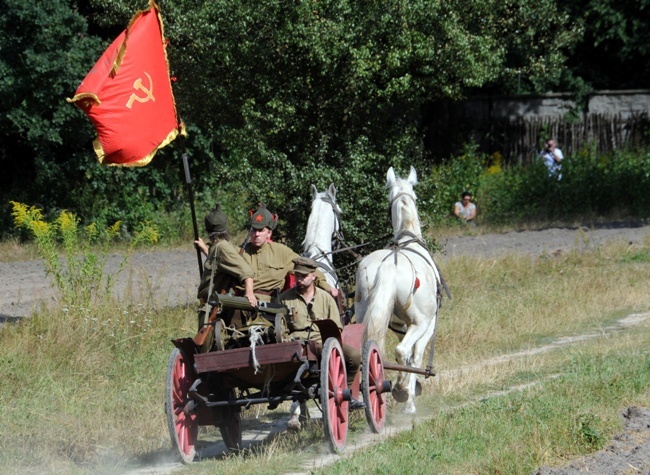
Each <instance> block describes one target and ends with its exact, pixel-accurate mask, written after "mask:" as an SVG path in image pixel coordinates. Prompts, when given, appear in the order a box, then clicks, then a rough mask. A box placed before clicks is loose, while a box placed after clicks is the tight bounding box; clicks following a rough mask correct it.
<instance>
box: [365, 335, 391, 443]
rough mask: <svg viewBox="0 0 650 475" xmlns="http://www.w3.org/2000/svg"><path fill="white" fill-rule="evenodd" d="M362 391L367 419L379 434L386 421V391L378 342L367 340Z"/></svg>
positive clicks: (371, 427) (373, 429) (372, 428)
mask: <svg viewBox="0 0 650 475" xmlns="http://www.w3.org/2000/svg"><path fill="white" fill-rule="evenodd" d="M361 391H362V394H363V401H364V402H365V403H366V409H365V411H366V419H367V421H368V425H369V426H370V429H371V430H372V431H373V432H374V433H376V434H378V433H379V432H380V431H381V430H382V429H383V427H384V422H385V421H386V393H384V363H383V361H382V358H381V352H380V351H379V347H378V346H377V343H375V342H374V341H373V340H370V341H367V342H366V344H365V345H364V346H363V354H362V356H361Z"/></svg>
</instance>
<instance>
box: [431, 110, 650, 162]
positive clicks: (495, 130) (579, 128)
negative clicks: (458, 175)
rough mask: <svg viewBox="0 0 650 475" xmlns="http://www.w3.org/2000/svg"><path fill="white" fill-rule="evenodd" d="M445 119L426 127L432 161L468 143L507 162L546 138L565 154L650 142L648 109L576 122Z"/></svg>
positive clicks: (532, 151) (531, 153)
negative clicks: (479, 121)
mask: <svg viewBox="0 0 650 475" xmlns="http://www.w3.org/2000/svg"><path fill="white" fill-rule="evenodd" d="M445 119H446V123H441V122H442V121H440V122H438V121H435V120H434V121H432V123H431V124H430V125H429V127H428V133H427V136H426V144H427V147H428V148H429V151H430V152H431V154H432V155H433V157H434V159H435V158H445V157H448V156H449V155H452V154H458V153H460V150H461V149H462V146H463V145H464V144H467V143H470V142H471V141H474V142H475V143H477V144H478V146H479V150H480V151H481V152H484V153H487V154H492V153H494V152H499V153H501V154H502V155H503V158H504V161H505V162H506V163H508V164H513V163H521V164H526V163H531V162H533V161H534V160H535V159H536V158H537V156H538V154H539V151H540V150H541V148H542V145H543V143H544V140H545V139H547V138H549V137H553V138H555V139H556V141H557V143H558V147H559V148H560V149H561V150H562V152H563V153H564V156H574V155H577V154H578V153H579V152H580V151H581V150H583V149H585V148H586V147H591V148H592V149H594V150H596V152H597V153H607V152H611V151H614V150H620V149H623V148H627V147H633V148H634V147H639V146H647V145H648V144H649V143H650V120H649V118H648V113H647V112H638V113H633V114H627V115H626V116H623V115H622V114H608V113H602V114H584V115H583V117H582V120H578V121H576V120H567V119H566V118H565V117H563V116H543V117H517V118H492V119H491V120H490V121H489V122H487V123H486V122H483V123H474V124H472V123H471V122H472V121H471V120H467V118H466V117H465V118H460V117H459V118H458V120H454V119H453V118H450V117H449V116H447V117H446V118H445ZM436 122H438V123H436Z"/></svg>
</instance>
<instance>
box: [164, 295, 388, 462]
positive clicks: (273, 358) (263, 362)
mask: <svg viewBox="0 0 650 475" xmlns="http://www.w3.org/2000/svg"><path fill="white" fill-rule="evenodd" d="M226 300H228V299H226ZM219 305H221V306H222V307H223V305H224V304H223V302H221V303H220V304H219ZM286 317H287V315H286V312H280V313H278V312H277V311H275V312H274V313H271V312H267V311H265V309H264V307H260V308H258V309H256V312H255V319H254V320H253V322H252V323H254V325H250V324H249V325H247V327H245V328H243V329H241V330H240V331H238V335H240V336H239V337H238V338H237V339H235V340H233V335H227V334H226V332H225V331H224V330H225V327H224V324H223V321H222V320H220V319H217V320H215V321H214V322H212V324H213V326H214V336H215V338H214V342H215V343H214V344H213V345H211V349H210V351H206V352H203V353H201V352H199V347H197V346H196V344H195V343H194V340H193V339H191V338H181V339H177V340H173V341H172V342H173V343H174V345H175V346H176V348H175V349H174V350H173V351H172V352H171V354H170V357H169V364H168V367H167V387H166V403H165V408H166V413H167V421H168V426H169V432H170V436H171V440H172V445H173V446H174V447H175V449H176V450H177V452H178V454H179V455H180V458H181V460H182V461H183V462H184V463H189V462H191V461H192V460H193V459H194V457H195V454H196V450H195V444H196V442H197V435H198V428H199V426H212V425H214V426H217V427H218V428H219V430H220V432H221V435H222V437H223V441H224V443H225V444H226V446H227V447H228V448H229V449H230V450H237V449H239V448H241V444H242V429H241V419H240V417H241V412H240V411H241V408H242V407H245V408H248V407H250V406H251V405H253V404H267V405H268V408H269V409H275V408H277V407H278V406H279V405H280V404H281V403H283V402H285V401H299V402H301V403H303V402H306V401H307V400H310V399H311V400H314V401H315V402H316V404H317V405H318V406H319V407H320V409H321V411H322V413H323V427H324V432H325V437H326V439H327V441H328V443H329V446H330V448H331V450H333V451H340V450H342V449H343V447H344V446H345V441H346V437H347V432H348V416H349V411H350V401H351V400H352V398H354V400H357V401H358V400H360V399H361V397H360V396H362V399H363V402H364V404H365V409H364V410H365V415H366V419H367V421H368V424H369V425H370V428H371V430H373V431H374V432H379V431H380V430H381V429H382V427H383V425H384V421H385V419H386V393H387V392H390V389H391V383H390V381H388V380H386V379H385V377H384V366H383V361H382V355H381V353H380V351H379V349H378V347H377V345H376V344H375V343H374V342H373V341H368V342H366V343H365V344H363V334H364V329H365V327H364V326H363V325H360V324H351V325H347V326H345V328H344V330H343V332H341V331H340V330H339V328H338V327H337V326H336V324H335V323H334V322H332V321H331V320H320V321H317V322H315V324H316V325H317V326H318V329H319V330H320V333H321V337H322V341H323V345H322V349H319V348H318V345H317V344H316V342H315V341H313V340H290V339H289V338H288V332H287V331H286V324H285V321H286V320H285V318H286ZM264 322H267V323H266V324H264ZM248 323H250V322H248ZM260 323H261V324H260ZM251 329H253V330H251ZM246 331H248V336H247V337H246V336H244V337H242V336H241V334H242V333H244V332H246ZM251 335H252V336H251ZM253 340H254V343H253ZM233 341H234V342H235V343H236V344H237V345H240V347H236V348H233V347H232V346H233V345H232V343H233ZM228 342H230V347H229V343H228ZM242 342H243V343H242ZM343 343H345V344H347V345H350V346H351V347H353V348H357V349H358V350H359V351H360V353H361V355H362V358H361V368H360V370H359V372H358V373H357V375H356V376H355V379H354V381H353V382H352V383H351V384H350V385H349V386H348V381H347V372H346V366H345V359H344V354H343V350H342V347H343Z"/></svg>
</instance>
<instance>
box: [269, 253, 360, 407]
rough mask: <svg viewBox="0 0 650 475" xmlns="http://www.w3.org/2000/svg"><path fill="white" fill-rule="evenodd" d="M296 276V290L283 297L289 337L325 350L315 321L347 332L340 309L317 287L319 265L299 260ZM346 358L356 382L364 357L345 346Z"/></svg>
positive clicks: (281, 296) (295, 270) (348, 367)
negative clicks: (316, 345)
mask: <svg viewBox="0 0 650 475" xmlns="http://www.w3.org/2000/svg"><path fill="white" fill-rule="evenodd" d="M293 264H294V267H293V274H294V275H295V276H296V286H295V287H292V288H291V289H289V290H287V291H285V292H282V293H281V294H280V302H282V304H284V305H286V306H287V307H288V308H289V309H290V312H291V313H290V315H291V317H290V318H289V319H288V321H287V326H288V328H289V334H290V336H291V337H292V338H296V339H303V340H304V339H309V340H313V341H317V342H318V351H321V350H322V346H323V342H322V338H321V335H320V332H319V331H318V327H317V326H316V325H313V326H312V322H313V321H314V320H323V319H326V318H328V319H330V320H332V321H333V322H334V323H336V326H337V327H339V328H340V329H341V330H343V324H342V323H341V317H340V315H339V309H338V306H337V305H336V301H335V300H334V299H333V298H331V297H330V296H329V295H328V294H327V292H325V291H324V290H322V289H319V288H318V287H316V270H317V269H318V263H317V262H316V261H315V260H313V259H310V258H309V257H298V258H296V259H294V260H293ZM342 349H343V356H344V357H345V366H346V368H347V372H348V383H351V382H352V381H353V380H354V376H355V375H356V374H357V372H358V371H359V366H360V365H361V354H360V353H359V350H358V349H357V348H353V347H352V346H350V345H346V344H343V345H342ZM359 407H363V403H360V402H357V401H352V406H351V408H352V409H357V408H359Z"/></svg>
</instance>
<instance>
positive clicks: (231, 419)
mask: <svg viewBox="0 0 650 475" xmlns="http://www.w3.org/2000/svg"><path fill="white" fill-rule="evenodd" d="M229 396H230V398H234V397H235V390H234V389H231V390H230V393H229ZM218 410H219V411H220V412H221V414H220V418H219V421H220V422H218V423H217V426H218V427H219V432H221V438H222V439H223V443H224V444H226V447H228V450H239V449H241V441H242V430H241V409H240V408H239V407H223V408H220V409H218Z"/></svg>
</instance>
